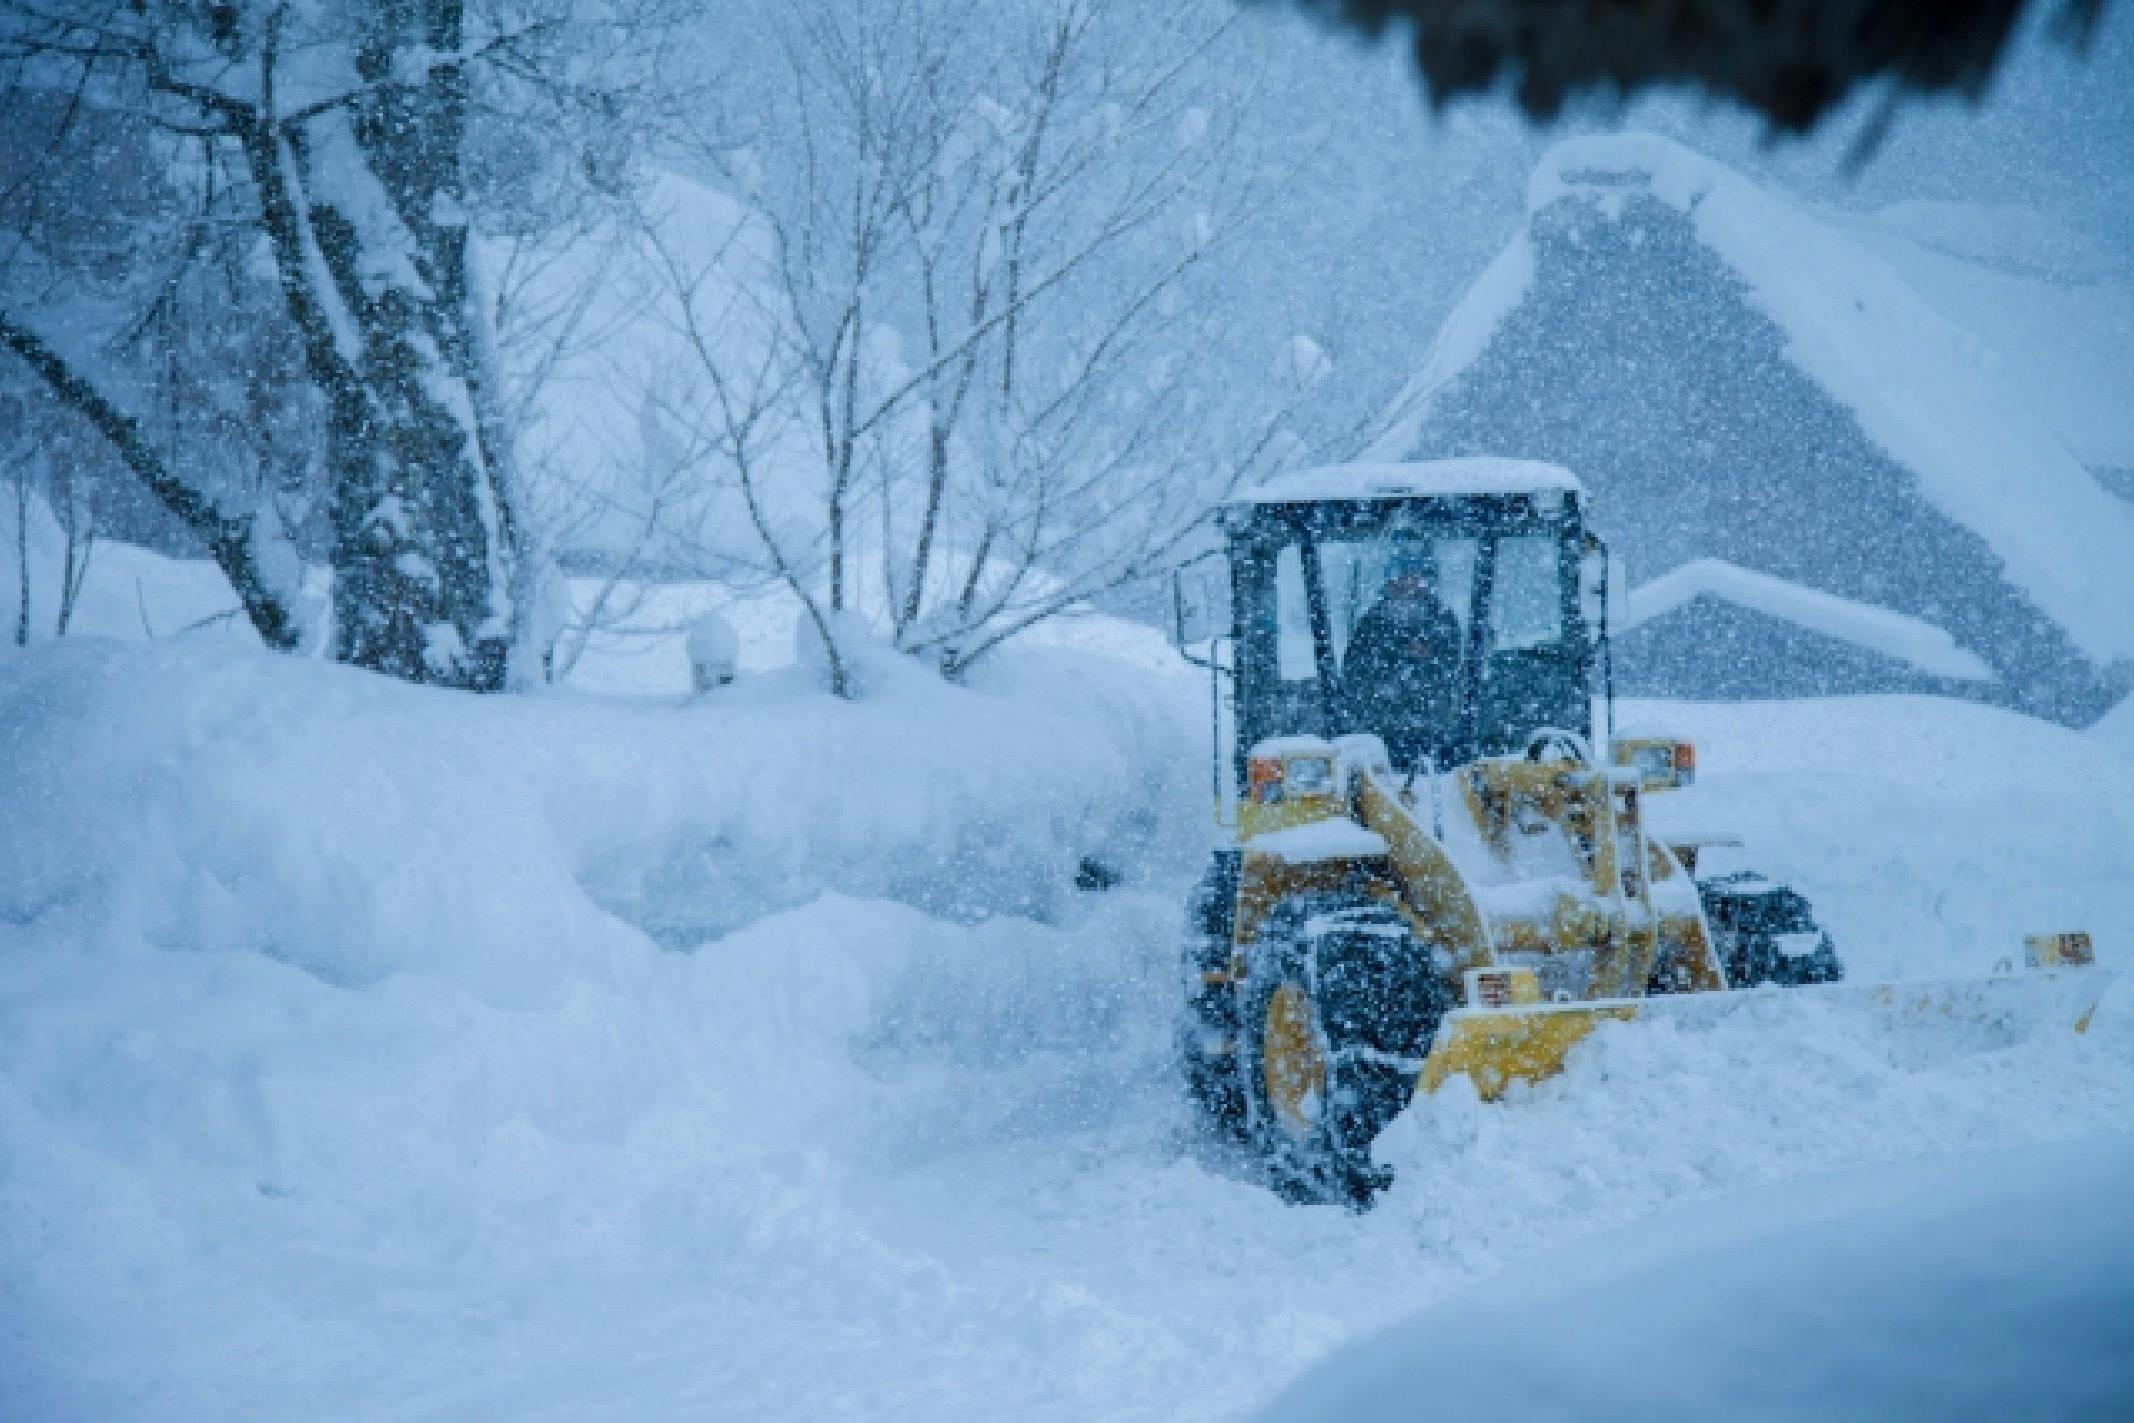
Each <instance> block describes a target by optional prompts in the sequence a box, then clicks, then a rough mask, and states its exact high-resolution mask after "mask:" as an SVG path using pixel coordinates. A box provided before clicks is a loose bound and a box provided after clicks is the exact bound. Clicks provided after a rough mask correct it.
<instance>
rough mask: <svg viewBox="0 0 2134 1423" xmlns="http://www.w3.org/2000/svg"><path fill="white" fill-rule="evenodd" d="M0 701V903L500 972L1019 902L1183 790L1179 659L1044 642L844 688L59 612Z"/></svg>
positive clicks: (500, 989)
mask: <svg viewBox="0 0 2134 1423" xmlns="http://www.w3.org/2000/svg"><path fill="white" fill-rule="evenodd" d="M895 661H897V660H896V659H893V658H892V659H889V662H890V663H894V662H895ZM0 727H4V728H5V729H6V733H7V736H8V740H9V743H10V748H11V753H12V754H10V755H9V756H8V757H7V758H6V759H5V761H4V762H0V804H5V805H6V806H7V807H8V809H9V812H10V813H9V814H8V815H7V816H5V817H4V818H0V918H4V919H5V920H8V921H12V922H14V923H17V924H20V925H23V926H25V927H30V928H35V929H36V930H37V931H38V932H39V933H40V935H42V936H46V937H49V936H50V935H52V934H54V933H55V932H66V933H68V934H70V935H71V936H72V937H74V938H76V939H77V940H79V941H81V942H84V943H94V944H97V945H101V946H110V945H114V944H121V943H124V944H138V945H153V946H160V947H168V948H203V949H204V948H214V949H235V950H247V951H252V952H257V953H259V954H261V955H263V956H265V957H267V958H271V959H276V960H280V961H283V962H286V963H289V964H292V965H295V966H296V967H299V968H301V969H303V970H305V971H306V972H309V973H313V974H315V975H317V976H319V977H320V978H322V979H324V980H326V981H328V982H332V983H336V984H344V985H359V984H369V983H376V982H378V981H380V980H382V979H383V978H385V977H386V976H388V975H390V974H393V973H396V972H413V973H420V974H424V975H429V976H435V977H439V978H443V979H447V980H450V981H451V982H453V983H454V984H456V985H457V986H459V987H461V988H463V989H465V990H467V991H469V992H472V993H474V994H476V995H477V996H479V997H482V998H484V999H486V1000H489V1001H494V1002H497V1003H500V1004H507V1005H508V1004H514V1003H527V1002H531V1003H540V1004H546V1003H550V1002H553V1001H554V998H555V995H556V994H557V993H558V992H559V991H560V989H559V985H562V984H566V983H568V982H570V981H571V980H572V979H573V978H574V977H576V976H579V975H582V974H584V973H587V972H594V971H598V969H599V968H600V966H601V965H602V964H603V963H605V962H607V961H608V960H609V959H611V958H612V957H613V956H614V955H618V954H625V955H626V954H630V953H633V952H635V951H637V950H638V949H640V948H641V947H642V946H643V941H642V939H641V938H640V937H639V935H638V933H637V932H636V931H635V929H633V927H632V926H633V925H634V926H637V927H639V928H644V929H647V930H649V931H651V932H653V933H654V934H656V935H658V936H659V937H660V938H661V939H662V940H663V941H665V942H668V943H670V944H679V943H686V942H689V941H691V940H692V939H701V938H704V937H707V936H709V935H710V934H712V933H716V932H722V931H724V930H727V929H731V928H733V927H736V926H738V925H740V924H743V923H746V922H748V921H749V920H751V919H754V918H756V917H757V916H759V915H761V914H763V913H766V912H768V911H770V910H773V909H778V908H782V907H789V906H792V905H797V904H800V903H802V902H804V901H806V900H808V899H810V898H812V897H813V896H814V895H815V894H817V893H818V892H820V891H822V890H824V889H832V888H834V889H838V890H840V891H843V892H845V893H848V894H855V895H875V896H880V897H883V898H889V899H896V900H901V901H905V902H909V903H912V904H915V905H918V906H920V907H922V908H925V909H928V910H931V911H934V912H937V913H947V914H951V915H964V916H969V915H975V914H980V913H985V912H992V911H998V910H1015V911H1019V912H1024V913H1034V914H1040V915H1042V914H1046V913H1049V912H1052V911H1053V910H1055V909H1056V908H1057V907H1058V906H1059V904H1060V903H1061V901H1062V898H1063V896H1065V895H1066V894H1068V893H1069V892H1070V886H1071V883H1072V880H1073V875H1074V868H1075V865H1076V863H1077V860H1078V858H1079V857H1080V856H1082V855H1085V854H1092V853H1096V854H1101V855H1103V856H1104V857H1105V858H1107V859H1108V860H1110V861H1113V862H1116V863H1118V864H1120V865H1122V866H1123V867H1126V868H1128V869H1135V868H1137V867H1138V868H1140V869H1142V870H1144V871H1148V870H1150V869H1152V868H1155V869H1157V871H1158V872H1159V873H1160V872H1161V868H1160V867H1157V866H1154V865H1153V864H1152V862H1151V860H1150V857H1151V856H1152V855H1160V854H1163V853H1169V852H1175V849H1176V846H1177V845H1178V844H1179V841H1180V827H1181V826H1184V825H1191V824H1192V823H1193V822H1194V820H1195V818H1196V816H1195V812H1196V811H1199V810H1200V809H1201V807H1203V806H1204V804H1205V795H1204V793H1200V794H1196V793H1194V791H1195V790H1196V788H1197V787H1196V782H1197V775H1198V773H1199V772H1200V771H1201V768H1202V767H1203V765H1204V761H1203V758H1202V752H1201V751H1200V749H1199V747H1198V746H1197V745H1196V742H1195V737H1196V734H1197V733H1198V730H1199V728H1198V726H1197V725H1196V717H1195V708H1194V706H1193V703H1192V691H1191V683H1190V681H1184V682H1180V683H1176V684H1167V683H1166V682H1164V681H1163V680H1162V679H1157V678H1150V677H1148V676H1147V675H1146V674H1143V673H1139V672H1134V671H1129V670H1127V669H1124V668H1121V667H1118V666H1116V665H1115V664H1112V663H1109V662H1107V661H1106V660H1104V659H1101V658H1092V657H1076V656H1072V655H1069V654H1065V653H1060V652H1048V653H1044V654H1035V655H1030V656H1020V657H1019V656H1016V655H1013V654H1007V655H1004V656H1003V657H1002V659H1001V663H1000V665H999V666H997V667H992V668H988V669H986V671H985V677H984V681H983V683H982V685H981V687H979V688H974V689H969V690H965V689H954V688H949V687H945V686H943V685H942V684H941V683H940V682H939V681H938V680H937V679H934V678H932V677H930V676H927V675H926V674H924V673H923V672H921V671H920V670H919V669H917V668H916V667H911V668H909V669H908V670H907V671H906V672H905V673H904V674H903V675H894V668H893V667H889V666H885V677H884V684H883V685H882V686H881V687H880V689H879V693H878V695H876V696H874V697H872V698H870V699H869V700H867V701H865V702H862V703H857V704H848V703H840V702H838V701H836V700H834V699H832V698H830V697H827V696H822V695H815V694H811V693H808V692H806V691H805V690H804V689H803V688H802V687H801V686H800V684H799V683H797V682H795V681H794V680H792V679H791V678H789V677H781V676H769V677H762V678H755V679H748V680H745V681H744V682H743V683H741V684H738V685H736V686H735V687H734V688H732V689H729V690H727V691H724V692H721V693H719V694H717V695H715V696H713V697H711V698H708V699H705V700H703V701H699V702H694V703H688V704H681V705H673V704H669V705H660V704H650V705H646V704H637V705H625V704H619V703H602V702H590V701H570V700H563V699H541V700H526V699H519V698H498V699H490V700H482V701H474V700H469V699H467V698H463V697H457V696H452V695H448V694H443V693H437V692H431V691H426V690H421V689H415V688H409V687H404V686H400V685H396V684H393V683H390V682H387V681H385V680H383V679H380V678H376V677H370V676H365V675H362V674H359V673H355V672H351V671H348V670H346V669H343V668H338V667H333V666H328V665H323V664H319V663H310V662H301V661H294V660H289V659H276V658H272V657H269V656H267V655H265V654H252V653H244V652H241V651H235V650H226V649H219V648H213V647H209V646H205V645H199V644H193V645H185V644H175V643H166V644H157V645H152V646H148V647H143V648H135V649H120V648H116V647H113V646H110V645H95V644H80V645H69V646H61V647H53V648H50V649H47V650H41V651H39V652H37V653H34V654H32V655H27V656H18V657H14V658H12V659H10V660H8V661H6V662H4V663H0ZM1203 813H1204V812H1203Z"/></svg>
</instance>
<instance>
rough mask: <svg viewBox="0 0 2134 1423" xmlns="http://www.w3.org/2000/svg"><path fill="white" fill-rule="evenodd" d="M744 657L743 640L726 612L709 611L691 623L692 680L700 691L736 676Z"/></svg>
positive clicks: (722, 683)
mask: <svg viewBox="0 0 2134 1423" xmlns="http://www.w3.org/2000/svg"><path fill="white" fill-rule="evenodd" d="M740 660H741V640H740V639H739V638H738V637H736V636H735V635H734V625H733V624H732V623H730V622H728V621H727V620H726V617H725V615H724V614H722V613H717V612H711V613H706V614H704V615H703V616H702V617H700V618H698V619H697V620H696V621H695V622H692V623H691V624H690V625H689V680H690V683H691V685H693V686H694V687H695V688H696V690H697V692H698V693H699V694H702V693H704V692H709V691H713V690H715V689H716V688H719V687H723V686H725V685H726V684H727V683H728V682H731V681H733V679H734V669H735V666H736V664H738V663H739V662H740Z"/></svg>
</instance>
